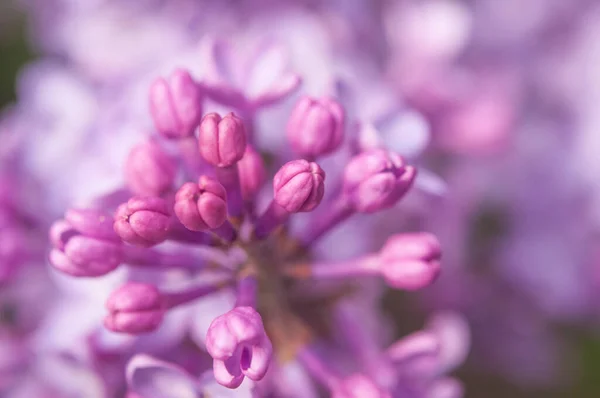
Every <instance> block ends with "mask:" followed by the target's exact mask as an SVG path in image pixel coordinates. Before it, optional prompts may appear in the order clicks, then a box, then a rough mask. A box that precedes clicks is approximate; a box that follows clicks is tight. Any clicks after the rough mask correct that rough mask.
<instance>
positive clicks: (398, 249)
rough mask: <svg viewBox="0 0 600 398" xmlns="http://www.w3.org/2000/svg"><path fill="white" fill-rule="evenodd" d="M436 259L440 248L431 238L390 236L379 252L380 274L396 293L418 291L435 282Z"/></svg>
mask: <svg viewBox="0 0 600 398" xmlns="http://www.w3.org/2000/svg"><path fill="white" fill-rule="evenodd" d="M440 258H441V249H440V244H439V242H438V240H437V238H436V237H435V235H432V234H429V233H414V234H401V235H394V236H392V237H391V238H389V239H388V240H387V242H386V243H385V245H384V247H383V249H382V250H381V254H380V261H381V273H382V274H383V276H384V278H385V279H386V281H387V282H388V283H389V284H390V285H391V286H393V287H395V288H397V289H405V290H417V289H421V288H423V287H426V286H429V285H430V284H431V283H433V281H435V279H436V278H437V276H438V274H439V272H440Z"/></svg>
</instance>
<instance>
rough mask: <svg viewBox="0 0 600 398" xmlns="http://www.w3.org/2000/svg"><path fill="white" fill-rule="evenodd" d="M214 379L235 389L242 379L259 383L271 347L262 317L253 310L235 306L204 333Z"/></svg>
mask: <svg viewBox="0 0 600 398" xmlns="http://www.w3.org/2000/svg"><path fill="white" fill-rule="evenodd" d="M206 349H207V351H208V353H209V354H210V356H211V357H213V359H214V361H213V369H214V374H215V379H216V380H217V382H219V383H220V384H222V385H224V386H226V387H229V388H237V387H238V386H239V385H240V384H242V381H243V380H244V377H245V376H247V377H249V378H250V379H251V380H254V381H259V380H262V378H263V377H264V376H265V374H266V373H267V370H268V368H269V364H270V362H271V355H272V353H273V347H272V345H271V341H270V340H269V338H268V337H267V334H266V332H265V328H264V326H263V322H262V318H261V317H260V315H259V314H258V312H256V310H255V309H254V308H252V307H236V308H234V309H233V310H231V311H229V312H227V313H225V314H223V315H221V316H219V317H218V318H216V319H215V320H214V321H213V322H212V323H211V325H210V327H209V328H208V332H207V334H206Z"/></svg>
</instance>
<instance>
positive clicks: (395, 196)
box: [343, 149, 416, 213]
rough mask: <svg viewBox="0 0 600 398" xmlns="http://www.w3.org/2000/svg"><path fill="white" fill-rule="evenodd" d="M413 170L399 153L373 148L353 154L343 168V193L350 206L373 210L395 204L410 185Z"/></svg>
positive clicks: (360, 210) (370, 211)
mask: <svg viewBox="0 0 600 398" xmlns="http://www.w3.org/2000/svg"><path fill="white" fill-rule="evenodd" d="M415 176H416V170H415V169H414V168H413V167H411V166H405V164H404V161H403V160H402V158H401V157H400V156H399V155H396V154H394V153H391V152H388V151H386V150H383V149H373V150H369V151H366V152H363V153H361V154H359V155H357V156H355V157H354V158H353V159H352V160H350V162H349V163H348V164H347V165H346V168H345V169H344V188H343V189H344V193H345V195H346V196H347V198H348V199H349V200H350V202H351V204H352V206H353V207H354V209H355V210H356V211H358V212H361V213H373V212H376V211H379V210H383V209H386V208H389V207H391V206H393V205H394V204H396V202H398V200H400V198H402V196H404V194H405V193H406V192H407V191H408V189H409V188H410V187H411V185H412V183H413V181H414V179H415Z"/></svg>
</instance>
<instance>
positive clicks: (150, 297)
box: [104, 282, 164, 334]
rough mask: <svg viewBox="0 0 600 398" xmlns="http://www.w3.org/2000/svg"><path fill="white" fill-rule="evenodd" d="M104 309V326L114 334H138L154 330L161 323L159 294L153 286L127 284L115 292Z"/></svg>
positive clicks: (162, 314) (161, 310) (162, 310)
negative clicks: (105, 309)
mask: <svg viewBox="0 0 600 398" xmlns="http://www.w3.org/2000/svg"><path fill="white" fill-rule="evenodd" d="M106 308H107V309H108V311H109V314H108V315H107V316H106V318H104V326H105V327H106V328H107V329H110V330H112V331H114V332H119V333H131V334H138V333H144V332H150V331H153V330H155V329H156V328H157V327H158V326H159V325H160V324H161V322H162V319H163V316H164V309H163V306H162V300H161V294H160V292H159V291H158V289H157V288H156V287H155V286H154V285H150V284H146V283H137V282H129V283H127V284H125V285H123V286H121V287H120V288H118V289H117V290H115V291H114V292H113V293H112V294H111V295H110V297H109V298H108V301H107V302H106Z"/></svg>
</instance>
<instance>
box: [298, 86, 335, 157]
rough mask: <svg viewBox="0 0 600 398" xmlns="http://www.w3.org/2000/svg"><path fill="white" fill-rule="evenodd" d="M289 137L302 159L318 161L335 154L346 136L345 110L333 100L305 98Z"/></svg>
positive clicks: (301, 102) (302, 99)
mask: <svg viewBox="0 0 600 398" xmlns="http://www.w3.org/2000/svg"><path fill="white" fill-rule="evenodd" d="M287 137H288V140H289V141H290V143H291V145H292V148H293V149H294V151H296V152H297V153H298V154H299V155H300V156H301V157H304V158H308V159H315V158H317V157H319V156H322V155H326V154H328V153H331V152H333V151H335V150H336V149H337V148H338V147H339V146H340V144H341V143H342V140H343V137H344V109H343V108H342V106H341V105H340V104H339V103H338V102H337V101H335V100H333V99H331V98H320V99H313V98H310V97H307V96H305V97H302V98H301V99H300V101H298V103H297V104H296V106H295V107H294V109H293V110H292V114H291V116H290V119H289V121H288V124H287Z"/></svg>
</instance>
